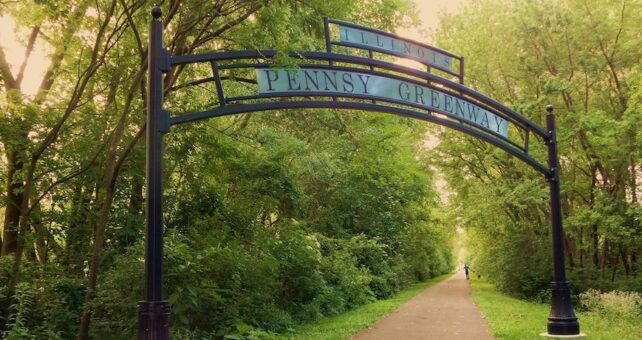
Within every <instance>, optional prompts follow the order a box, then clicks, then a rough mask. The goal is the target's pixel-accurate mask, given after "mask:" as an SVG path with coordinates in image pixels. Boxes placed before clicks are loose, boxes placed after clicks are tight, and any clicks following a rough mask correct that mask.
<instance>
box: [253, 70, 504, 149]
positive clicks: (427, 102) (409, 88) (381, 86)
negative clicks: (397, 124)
mask: <svg viewBox="0 0 642 340" xmlns="http://www.w3.org/2000/svg"><path fill="white" fill-rule="evenodd" d="M256 76H257V81H258V85H259V92H260V93H261V94H277V93H293V95H294V93H301V94H306V93H309V94H314V93H316V94H318V93H328V95H331V94H339V95H340V94H347V95H361V96H365V97H371V98H372V99H378V98H379V99H391V100H395V101H398V102H402V103H404V102H405V103H409V104H413V105H419V106H421V107H424V108H426V109H428V110H431V111H435V112H441V113H446V114H450V115H452V116H454V117H456V118H459V119H462V120H465V121H467V122H468V123H471V124H473V125H476V126H478V127H481V128H484V129H487V130H490V131H493V132H496V133H498V134H500V135H502V136H504V137H508V120H506V119H504V118H502V117H500V116H497V115H495V114H494V113H492V112H490V111H488V110H485V109H484V108H482V107H480V106H478V105H476V104H475V103H473V102H469V101H467V100H465V99H461V98H458V97H455V96H452V95H450V94H448V93H446V92H442V91H439V90H436V89H432V88H429V87H427V86H422V85H418V84H416V83H413V82H409V81H404V80H400V79H396V78H390V77H385V76H379V75H373V74H368V73H361V72H351V71H340V70H331V69H321V68H299V69H294V70H287V69H283V68H257V69H256Z"/></svg>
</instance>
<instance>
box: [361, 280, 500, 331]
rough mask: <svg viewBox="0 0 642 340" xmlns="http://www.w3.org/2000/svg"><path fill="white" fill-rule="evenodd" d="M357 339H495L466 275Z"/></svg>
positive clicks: (429, 290) (433, 290) (429, 291)
mask: <svg viewBox="0 0 642 340" xmlns="http://www.w3.org/2000/svg"><path fill="white" fill-rule="evenodd" d="M353 339H357V340H374V339H381V340H384V339H386V340H387V339H392V340H406V339H439V340H442V339H474V340H478V339H479V340H484V339H493V337H492V336H491V335H490V331H489V329H488V324H487V323H486V320H484V318H483V317H482V314H481V312H480V311H479V309H477V306H476V305H475V303H474V302H473V299H472V297H471V296H470V286H469V285H468V282H467V281H466V277H465V276H464V273H463V272H458V273H456V274H455V275H453V276H451V277H450V278H449V279H447V280H445V281H442V282H440V283H438V284H436V285H435V286H432V287H430V288H427V289H426V290H424V291H423V292H421V293H420V294H419V295H417V296H415V297H413V298H412V299H410V301H408V302H406V303H405V304H404V305H402V306H401V307H399V308H398V309H397V310H396V311H394V312H393V313H392V314H390V315H388V316H387V317H385V318H383V319H381V320H379V321H378V322H377V323H375V324H374V325H372V326H370V327H369V328H368V329H365V330H364V331H362V332H361V333H359V334H357V335H356V336H355V337H354V338H353Z"/></svg>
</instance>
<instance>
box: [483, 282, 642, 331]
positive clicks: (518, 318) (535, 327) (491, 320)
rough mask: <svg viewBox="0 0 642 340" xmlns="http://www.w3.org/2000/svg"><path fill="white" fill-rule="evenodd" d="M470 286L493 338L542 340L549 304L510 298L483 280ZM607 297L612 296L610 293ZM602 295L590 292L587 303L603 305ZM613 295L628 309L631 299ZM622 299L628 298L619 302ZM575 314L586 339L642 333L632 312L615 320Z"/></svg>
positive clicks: (605, 315) (588, 313)
mask: <svg viewBox="0 0 642 340" xmlns="http://www.w3.org/2000/svg"><path fill="white" fill-rule="evenodd" d="M471 284H472V288H473V290H472V296H473V299H474V300H475V303H476V304H477V306H479V308H480V309H481V312H482V313H483V314H484V317H485V319H486V320H487V321H488V324H489V326H490V329H491V332H492V333H493V336H495V337H496V338H497V339H515V340H523V339H533V340H535V339H541V336H539V334H541V333H543V332H545V331H546V317H547V316H548V314H549V313H550V309H551V307H550V304H548V303H546V304H540V303H535V302H528V301H524V300H520V299H516V298H513V297H509V296H507V295H505V294H502V293H501V292H499V291H498V290H497V288H496V287H494V286H493V285H492V284H489V283H488V282H485V281H483V280H482V281H479V280H475V279H473V280H472V281H471ZM606 294H609V295H612V293H606ZM601 295H602V294H596V292H591V293H590V296H591V297H590V298H589V300H588V301H591V305H594V303H595V302H597V301H602V297H601ZM616 295H618V296H619V298H618V299H617V300H621V301H626V302H628V305H629V306H631V303H632V302H634V301H635V300H634V299H631V298H630V296H632V295H629V294H626V293H624V294H622V293H616ZM624 296H627V297H626V298H623V299H621V298H622V297H624ZM598 303H599V302H598ZM614 307H615V306H614ZM614 309H615V310H619V311H621V312H623V311H624V310H625V308H621V309H620V308H618V307H615V308H614ZM638 313H639V312H638ZM576 314H577V317H578V319H579V322H580V329H581V331H582V333H586V335H587V337H590V338H591V339H600V340H609V339H623V340H635V339H638V338H639V334H640V332H642V322H641V321H640V318H639V316H638V317H634V315H635V313H634V312H633V311H632V310H627V314H626V316H625V317H614V316H615V315H618V314H613V313H611V312H607V313H603V312H598V311H597V310H596V311H586V312H584V311H579V312H578V313H576ZM620 315H622V314H620ZM638 315H639V314H638Z"/></svg>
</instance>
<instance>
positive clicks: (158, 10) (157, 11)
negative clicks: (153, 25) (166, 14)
mask: <svg viewBox="0 0 642 340" xmlns="http://www.w3.org/2000/svg"><path fill="white" fill-rule="evenodd" d="M152 16H153V17H154V19H160V17H161V16H163V11H162V10H161V8H160V7H158V6H154V8H152Z"/></svg>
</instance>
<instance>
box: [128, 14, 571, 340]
mask: <svg viewBox="0 0 642 340" xmlns="http://www.w3.org/2000/svg"><path fill="white" fill-rule="evenodd" d="M152 16H153V20H152V23H151V31H150V32H151V33H150V38H149V47H148V66H149V75H148V81H149V86H148V89H147V94H148V102H147V160H146V162H147V171H146V172H147V173H146V177H147V209H146V221H147V222H146V249H145V279H146V286H145V300H144V301H141V302H139V304H138V313H139V330H138V337H139V339H168V338H169V314H170V306H169V303H168V302H166V301H164V300H163V298H162V288H161V287H162V262H163V261H162V260H163V240H162V192H163V183H162V157H163V135H164V134H165V133H168V132H169V131H170V129H171V127H172V126H174V125H179V124H184V123H189V122H194V121H198V120H204V119H209V118H214V117H221V116H226V115H234V114H240V113H247V112H255V111H269V110H282V109H306V108H330V109H348V110H362V111H376V112H385V113H390V114H396V115H401V116H406V117H410V118H414V119H419V120H424V121H428V122H431V123H435V124H439V125H441V126H444V127H447V128H451V129H455V130H458V131H460V132H463V133H465V134H468V135H470V136H473V137H475V138H478V139H481V140H483V141H485V142H488V143H490V144H492V145H495V146H496V147H499V148H500V149H502V150H504V151H506V152H508V153H509V154H511V155H513V156H515V157H517V158H518V159H520V160H521V161H523V162H524V163H526V164H528V165H529V166H531V167H532V168H534V169H535V170H537V171H538V172H540V173H541V174H543V175H544V176H545V177H546V179H547V180H548V182H549V186H550V204H551V222H552V236H553V237H552V239H553V261H554V281H553V282H552V283H551V290H552V304H551V313H550V315H549V317H548V327H547V329H548V334H550V335H578V334H579V323H578V322H577V317H576V316H575V314H574V312H573V307H572V304H571V298H570V290H569V284H568V281H567V280H566V274H565V268H564V245H563V231H562V215H561V203H560V179H559V164H558V155H557V142H556V132H555V131H556V130H555V121H554V115H553V108H552V106H548V107H547V111H548V114H547V116H546V118H547V119H546V122H547V124H546V125H547V126H546V129H544V128H543V127H540V126H539V125H537V124H535V123H534V122H532V121H530V120H528V119H527V118H525V117H524V116H522V115H520V114H518V113H517V112H515V111H513V110H511V109H509V108H508V107H506V106H505V105H503V104H501V103H499V102H497V101H496V100H494V99H491V98H489V97H487V96H485V95H483V94H481V93H479V92H476V91H474V90H472V89H470V88H468V87H466V86H464V85H463V84H462V83H463V77H464V69H463V66H464V59H463V57H458V56H455V55H454V54H451V53H449V52H447V51H443V50H440V49H437V48H434V47H432V46H428V45H425V44H421V43H418V42H415V41H411V40H408V39H403V38H400V37H398V36H396V35H393V34H390V33H386V32H382V31H378V30H374V29H371V28H367V27H362V26H358V25H354V24H351V23H346V22H342V21H336V20H331V19H327V18H325V19H324V26H325V33H326V50H327V51H326V52H303V53H292V54H291V55H290V56H291V57H293V58H298V59H301V61H302V63H301V64H300V65H298V68H296V69H284V68H274V67H273V64H272V60H273V59H274V58H275V57H276V51H272V50H268V51H233V52H217V53H205V54H196V55H184V56H171V55H170V54H169V53H168V52H167V51H166V50H165V49H164V48H163V41H162V40H163V24H162V21H161V20H160V17H161V11H160V9H159V8H157V7H156V8H154V10H152ZM331 24H334V25H338V26H339V30H340V31H339V34H340V35H341V39H340V41H333V40H332V39H331V38H330V28H329V26H330V25H331ZM344 34H345V37H344V36H343V35H344ZM355 37H360V39H362V40H361V41H356V42H355ZM368 39H370V40H368ZM385 39H388V41H389V42H390V46H391V47H385V46H384V42H383V41H384V40H385ZM395 42H397V46H396V47H395V45H394V44H395ZM399 44H404V45H403V47H399ZM333 45H339V46H344V47H353V48H361V49H365V50H367V51H368V55H369V57H368V58H365V57H360V56H355V55H347V54H339V53H333V52H332V46H333ZM413 48H414V54H413V52H412V51H413ZM373 52H380V53H386V54H389V55H395V56H400V57H405V58H409V59H414V60H416V61H419V62H421V63H423V64H425V65H426V67H427V70H426V71H420V70H416V69H414V68H410V67H404V66H400V65H396V64H393V63H390V62H387V61H382V60H376V59H374V58H373ZM427 56H429V57H427ZM453 61H458V64H459V70H458V71H459V72H455V70H454V68H453V67H452V62H453ZM194 63H209V64H210V66H211V70H212V77H209V78H206V79H201V80H197V81H195V82H194V83H203V82H214V83H215V85H216V93H217V97H218V106H217V107H215V108H211V109H208V110H205V111H200V112H189V113H184V114H177V115H172V114H170V112H168V111H166V110H164V109H163V74H164V73H167V72H169V71H170V70H171V69H172V67H175V66H181V65H188V64H194ZM431 68H433V69H437V70H438V71H441V72H442V73H443V74H445V75H446V76H450V77H454V78H456V79H457V80H459V83H458V82H455V81H452V80H448V79H446V78H443V77H440V76H437V75H435V74H433V73H431ZM252 71H253V72H254V73H255V76H256V77H255V79H254V80H250V81H249V82H251V83H252V82H253V83H254V84H256V86H257V87H258V94H254V93H252V94H248V95H245V96H237V97H227V96H226V95H225V87H224V81H229V80H234V79H235V78H234V76H231V77H229V76H228V77H222V76H221V72H244V74H248V72H250V73H251V72H252ZM246 81H247V79H246ZM370 81H372V82H373V83H370ZM304 84H305V86H304ZM339 84H341V85H342V86H340V85H339ZM369 84H370V85H369ZM395 89H396V91H397V92H396V93H395V91H394V90H395ZM509 124H510V127H511V131H512V133H510V134H509V132H508V131H509V130H508V127H509ZM531 135H533V136H534V137H535V138H536V139H537V140H539V141H542V142H544V143H545V144H546V145H547V147H548V161H547V164H546V165H544V164H542V163H540V162H539V161H538V160H536V159H535V158H533V157H531V155H529V139H530V136H531ZM515 136H517V138H518V139H519V141H515Z"/></svg>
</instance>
